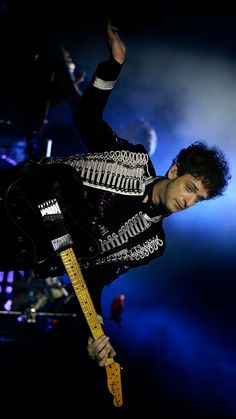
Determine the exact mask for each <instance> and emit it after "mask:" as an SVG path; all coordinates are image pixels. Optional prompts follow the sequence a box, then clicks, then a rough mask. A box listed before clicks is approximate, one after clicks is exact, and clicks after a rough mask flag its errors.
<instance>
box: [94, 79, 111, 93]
mask: <svg viewBox="0 0 236 419" xmlns="http://www.w3.org/2000/svg"><path fill="white" fill-rule="evenodd" d="M115 82H116V80H113V81H106V80H102V79H99V77H95V80H94V82H93V86H94V87H96V88H97V89H100V90H112V89H113V87H114V84H115Z"/></svg>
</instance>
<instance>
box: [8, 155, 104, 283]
mask: <svg viewBox="0 0 236 419" xmlns="http://www.w3.org/2000/svg"><path fill="white" fill-rule="evenodd" d="M82 191H83V189H82V184H81V180H80V179H79V177H78V176H77V174H76V172H75V169H74V168H72V167H71V166H69V165H65V164H61V163H57V164H52V165H36V167H35V168H34V169H33V170H32V171H31V172H30V173H27V174H25V175H24V176H22V177H20V178H18V179H16V180H15V181H14V182H13V183H12V184H11V185H10V186H9V188H8V190H7V192H6V196H5V200H4V202H5V210H6V214H7V215H8V218H9V220H10V222H11V223H13V224H14V225H15V228H16V230H17V231H18V235H19V236H23V242H24V244H23V246H24V247H23V248H22V251H21V252H22V253H23V254H24V255H25V254H26V259H27V266H29V265H30V268H32V269H33V270H34V272H35V273H37V274H38V276H39V277H40V278H47V277H49V276H57V275H62V274H63V273H64V266H63V263H62V261H61V258H60V257H59V256H58V255H57V254H55V252H54V249H53V247H52V244H51V241H50V239H52V238H54V237H56V235H57V231H56V228H55V222H54V219H53V218H52V220H50V217H48V220H47V221H48V222H47V224H45V223H44V221H43V220H42V217H41V215H40V212H39V210H38V204H39V203H40V202H45V201H47V200H50V199H51V197H53V198H56V199H57V200H58V202H59V205H60V208H61V210H62V213H63V220H64V224H65V226H66V228H68V229H69V230H70V231H71V232H72V233H71V234H72V239H73V241H74V251H75V253H76V255H77V257H78V258H79V259H80V260H82V259H84V258H85V259H92V258H94V257H96V256H97V255H98V254H99V252H100V250H99V245H98V242H97V241H96V239H95V238H94V237H93V236H92V235H91V234H89V233H88V231H89V230H90V229H91V226H90V220H89V219H88V216H87V214H86V211H85V209H84V208H85V205H86V204H85V202H84V196H83V192H82ZM57 217H62V215H59V214H58V215H57ZM20 257H21V254H19V258H20Z"/></svg>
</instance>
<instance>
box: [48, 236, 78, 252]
mask: <svg viewBox="0 0 236 419" xmlns="http://www.w3.org/2000/svg"><path fill="white" fill-rule="evenodd" d="M51 243H52V246H53V249H54V250H55V251H56V252H58V251H62V250H64V249H66V248H67V247H71V246H72V244H73V240H72V238H71V235H70V234H65V235H64V236H61V237H58V238H56V239H53V240H52V241H51Z"/></svg>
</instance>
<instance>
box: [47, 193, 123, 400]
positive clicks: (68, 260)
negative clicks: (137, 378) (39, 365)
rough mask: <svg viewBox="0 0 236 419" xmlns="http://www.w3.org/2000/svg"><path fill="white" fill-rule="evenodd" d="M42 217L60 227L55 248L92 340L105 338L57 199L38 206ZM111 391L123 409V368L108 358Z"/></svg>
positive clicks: (109, 387)
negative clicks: (52, 219) (121, 369)
mask: <svg viewBox="0 0 236 419" xmlns="http://www.w3.org/2000/svg"><path fill="white" fill-rule="evenodd" d="M39 209H40V212H41V215H42V218H43V219H44V221H45V222H46V223H47V222H48V220H49V219H51V218H54V219H55V221H56V223H57V224H58V226H59V231H60V236H59V237H57V238H55V239H53V240H52V245H53V248H54V250H55V251H56V252H58V253H59V255H60V257H61V259H62V261H63V264H64V266H65V269H66V272H67V275H68V277H69V279H70V281H71V284H72V286H73V289H74V291H75V294H76V297H77V299H78V301H79V304H80V306H81V308H82V311H83V313H84V316H85V318H86V321H87V323H88V325H89V328H90V331H91V333H92V336H93V338H94V339H95V340H96V339H98V338H99V337H101V336H102V335H104V332H103V329H102V326H101V324H100V322H99V320H98V316H97V313H96V310H95V307H94V305H93V301H92V299H91V297H90V294H89V291H88V288H87V285H86V282H85V280H84V277H83V274H82V271H81V269H80V266H79V263H78V260H77V258H76V255H75V253H74V251H73V248H72V244H73V242H72V239H71V236H70V234H68V233H67V232H66V230H65V228H64V225H63V217H62V213H61V210H60V207H59V205H58V202H57V200H56V199H52V200H50V201H47V202H44V203H42V204H39ZM105 368H106V373H107V384H108V389H109V391H110V392H111V394H112V395H113V396H114V398H113V404H114V406H116V407H120V406H122V404H123V400H122V388H121V373H120V365H119V364H118V363H117V362H115V361H114V359H113V358H108V360H107V364H106V365H105Z"/></svg>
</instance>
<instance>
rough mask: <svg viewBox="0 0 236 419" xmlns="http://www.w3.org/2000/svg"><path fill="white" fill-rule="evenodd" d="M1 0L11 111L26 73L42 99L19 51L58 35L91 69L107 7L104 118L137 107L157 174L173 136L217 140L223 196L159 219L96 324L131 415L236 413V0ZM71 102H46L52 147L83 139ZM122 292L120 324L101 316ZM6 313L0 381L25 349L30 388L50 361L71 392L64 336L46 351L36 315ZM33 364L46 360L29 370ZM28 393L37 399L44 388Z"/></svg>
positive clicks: (56, 151) (107, 294)
mask: <svg viewBox="0 0 236 419" xmlns="http://www.w3.org/2000/svg"><path fill="white" fill-rule="evenodd" d="M5 5H6V6H7V7H6V9H5V10H3V12H2V13H1V19H2V22H3V24H2V25H1V28H2V34H3V37H2V39H3V51H5V52H6V54H7V55H6V56H7V60H6V61H4V57H5V58H6V56H3V57H2V59H3V60H1V61H2V62H3V63H4V64H6V66H5V67H4V78H3V77H2V78H1V82H2V83H1V84H2V92H4V94H2V98H3V97H4V100H5V99H6V100H7V102H8V103H10V105H9V109H10V113H11V114H13V111H12V107H11V103H12V98H13V101H14V103H17V100H15V99H16V97H17V99H18V98H20V100H21V94H22V92H26V97H27V100H28V97H31V95H30V93H31V88H30V89H29V87H28V86H29V85H30V86H31V87H35V91H34V90H33V92H34V93H35V92H36V93H35V94H36V97H37V95H38V94H39V98H40V99H39V102H38V103H39V104H41V103H44V102H43V101H44V99H45V96H43V94H42V95H41V93H42V92H44V81H45V78H40V77H39V78H35V74H34V72H31V71H26V70H27V69H28V70H30V69H31V67H30V65H29V66H28V67H27V66H26V62H27V59H28V60H29V62H30V63H31V55H30V54H31V52H32V50H33V51H34V49H35V45H37V47H38V46H39V47H40V48H42V47H44V46H45V45H48V44H50V45H53V46H54V45H56V44H57V42H62V43H63V44H64V45H66V47H67V48H68V49H69V50H70V51H71V54H72V56H73V57H74V58H75V61H76V63H78V64H79V65H80V66H81V67H82V68H83V69H85V70H86V77H87V78H88V79H89V78H90V76H91V75H92V73H93V71H94V70H95V67H96V65H97V63H98V62H99V61H101V60H103V59H105V58H106V57H107V50H106V47H105V45H104V39H103V31H102V25H103V23H104V21H105V20H106V18H107V16H111V18H112V21H113V22H115V23H116V24H117V25H118V26H119V28H120V35H121V37H122V38H123V40H124V41H125V43H126V46H127V60H126V64H125V66H124V68H123V71H122V73H121V76H120V78H119V81H118V82H117V84H116V88H115V90H114V92H113V95H112V97H111V99H110V101H109V104H108V106H107V109H106V119H107V120H108V121H109V122H110V123H111V125H112V126H113V127H114V128H115V129H116V130H118V131H119V129H120V128H121V127H122V125H123V124H126V123H129V122H131V121H133V120H134V119H136V118H140V117H143V118H145V119H147V120H148V121H149V122H150V123H151V124H152V125H153V127H154V128H155V129H156V132H157V136H158V146H157V151H156V153H155V154H154V156H153V162H154V164H155V166H156V169H157V172H158V173H160V174H164V173H165V171H166V170H167V168H168V167H169V164H170V163H171V160H172V158H173V157H174V156H175V154H176V153H177V152H178V150H179V149H180V148H181V147H184V146H186V145H188V144H189V143H190V142H192V141H194V140H196V139H205V140H207V141H208V142H209V144H211V145H217V146H219V147H221V148H222V149H223V150H224V151H225V153H226V155H227V157H228V159H229V163H230V166H231V172H232V175H233V177H232V181H231V182H230V185H229V188H228V190H227V191H226V193H225V194H224V196H223V197H221V198H217V199H215V200H213V201H209V202H203V203H200V204H199V205H197V206H196V207H194V208H192V209H190V210H189V211H188V212H186V213H182V214H176V216H173V218H172V217H170V218H169V219H167V220H166V221H165V229H166V235H167V250H166V253H165V255H164V256H163V257H162V258H161V259H160V260H157V261H155V262H152V263H151V264H150V265H148V266H146V267H144V268H140V269H136V270H134V271H133V272H130V273H129V274H127V275H125V276H123V277H121V278H120V279H118V280H117V281H116V282H115V283H114V284H112V285H111V286H109V287H107V289H106V290H105V291H104V295H103V305H104V318H105V321H106V331H107V333H108V334H109V335H110V337H111V340H112V342H113V343H114V346H115V347H116V350H117V353H118V360H119V362H120V363H121V364H122V365H123V367H124V369H123V380H124V388H125V394H124V401H125V403H126V402H127V404H128V408H129V415H131V414H132V413H136V412H141V411H142V412H144V413H146V414H149V413H150V412H154V413H153V414H154V415H155V417H159V418H161V419H164V418H167V417H171V418H172V417H181V418H214V419H215V418H222V419H226V418H235V417H236V403H235V390H236V385H235V382H236V354H235V348H236V339H235V323H236V320H235V318H236V317H235V316H236V308H235V295H236V285H235V273H234V272H235V267H236V266H235V263H236V259H235V249H236V234H235V233H236V222H235V210H236V198H235V190H236V189H235V187H236V184H235V156H236V145H235V144H236V143H235V141H236V140H235V132H236V129H235V127H236V126H235V112H236V71H235V70H236V62H235V58H236V55H235V54H236V53H235V38H236V36H235V11H234V2H224V3H220V4H219V5H216V4H211V3H210V2H208V1H205V2H203V1H198V2H195V1H194V2H188V3H187V4H186V2H183V1H166V2H161V4H156V5H155V8H154V6H153V5H152V4H151V2H150V1H145V2H143V4H141V5H138V4H131V3H129V2H125V1H119V2H117V3H115V2H100V3H97V4H93V5H92V4H77V5H75V3H74V2H71V1H66V2H64V3H61V4H54V3H53V2H44V1H41V2H39V1H34V2H29V4H27V2H24V1H21V2H13V1H12V2H11V1H9V2H5ZM75 7H78V10H75ZM40 50H41V49H40ZM29 51H30V53H29ZM9 63H10V65H9ZM9 73H10V74H11V76H12V75H13V83H10V80H12V78H10V76H9ZM81 88H83V85H81ZM9 98H10V100H9ZM4 100H1V104H3V106H4V103H7V102H4ZM36 102H37V101H36ZM24 103H25V102H24ZM26 103H28V102H27V101H26ZM70 109H71V108H70V106H69V107H68V103H67V102H66V101H65V102H64V101H63V103H62V102H60V103H58V105H57V106H56V107H54V108H53V109H52V110H51V111H50V113H49V115H48V120H49V122H48V125H47V126H46V128H45V131H46V135H49V136H50V137H51V138H52V140H53V146H52V155H67V154H71V153H74V152H80V151H83V145H82V144H81V143H80V140H79V138H78V136H77V134H76V132H75V131H74V128H73V126H72V125H71V119H70V118H71V115H70ZM3 112H4V111H3ZM27 112H28V110H27ZM27 115H28V114H27ZM26 120H27V118H26ZM17 123H18V122H17ZM17 126H18V125H17ZM121 294H124V296H125V306H124V309H123V312H122V320H121V322H120V323H118V324H116V323H114V322H112V321H110V320H108V317H109V313H110V304H111V301H112V300H113V298H114V297H116V296H117V295H121ZM6 317H7V318H8V319H9V315H8V316H4V315H2V318H1V324H2V325H3V326H2V330H3V331H2V340H1V345H2V364H4V365H5V366H6V364H7V365H8V368H9V370H10V371H11V376H13V377H14V378H13V380H12V381H11V380H10V381H11V384H9V385H11V386H12V387H9V385H8V387H7V389H8V390H9V393H10V392H12V391H13V388H14V389H15V388H16V386H17V388H19V387H20V386H21V378H19V374H18V369H17V368H19V367H18V365H19V363H21V361H19V363H18V358H20V359H23V362H24V363H25V371H24V369H23V368H22V371H23V372H22V371H21V374H23V375H24V373H25V375H26V376H27V377H28V381H27V380H26V382H27V385H25V383H24V389H25V396H26V397H27V394H28V392H29V388H31V389H32V384H31V383H32V382H33V383H37V382H38V383H40V385H42V388H44V387H45V385H46V382H47V380H48V376H49V370H50V365H51V364H53V365H54V368H53V371H54V372H55V371H57V374H56V377H59V378H60V371H61V382H60V384H59V381H57V389H58V399H60V401H61V400H62V405H63V406H65V405H66V406H67V405H68V404H69V405H70V406H71V401H69V402H68V398H67V396H68V393H67V390H66V389H67V386H68V382H70V380H68V381H66V379H65V377H66V375H65V377H64V374H63V371H64V370H65V369H66V370H67V371H70V372H71V376H73V371H72V370H73V368H72V365H73V360H72V359H71V357H70V353H69V350H68V348H67V349H66V346H65V345H62V346H61V350H60V351H59V352H58V353H56V360H57V361H56V362H57V363H56V364H55V363H54V361H53V360H55V358H53V351H52V349H51V348H52V347H54V346H51V340H50V338H49V340H50V342H49V340H48V338H47V337H46V336H44V333H43V340H42V338H41V337H42V333H41V331H39V329H40V325H39V326H38V327H37V325H33V326H32V325H29V324H28V325H25V329H24V333H25V334H24V339H23V340H22V336H20V337H21V339H19V340H17V337H16V336H15V335H17V333H18V332H17V325H16V324H15V322H14V319H13V318H11V320H8V323H7V327H6V320H4V319H5V318H6ZM68 322H69V323H71V322H72V323H73V320H69V321H68ZM72 329H73V327H72ZM12 336H13V337H12ZM27 336H28V338H27V339H26V337H27ZM62 339H63V338H62ZM22 342H23V343H22ZM53 345H54V344H53ZM47 351H48V352H47ZM63 351H64V352H63ZM42 354H43V355H42ZM47 354H48V355H47ZM63 354H64V355H63ZM13 359H15V360H17V362H13ZM62 365H63V367H62ZM40 366H42V371H43V372H42V371H41V373H42V374H41V375H40V380H37V377H38V372H39V369H40ZM14 368H15V369H14ZM6 370H7V368H6ZM5 374H6V372H5ZM2 377H3V376H2ZM51 378H52V377H51ZM67 378H68V377H67ZM4 380H5V379H4V377H3V379H2V386H3V387H4ZM58 380H59V379H58ZM36 396H37V397H38V398H39V399H40V397H41V392H40V391H38V392H37V395H36ZM12 397H13V396H12ZM42 400H43V399H42ZM91 400H92V396H91ZM73 402H74V399H73V401H72V404H73ZM58 403H59V402H58V401H57V403H56V406H57V407H58ZM51 405H52V408H53V403H51ZM59 405H60V404H59ZM101 410H102V409H101ZM98 411H99V408H98ZM102 411H103V410H102Z"/></svg>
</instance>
